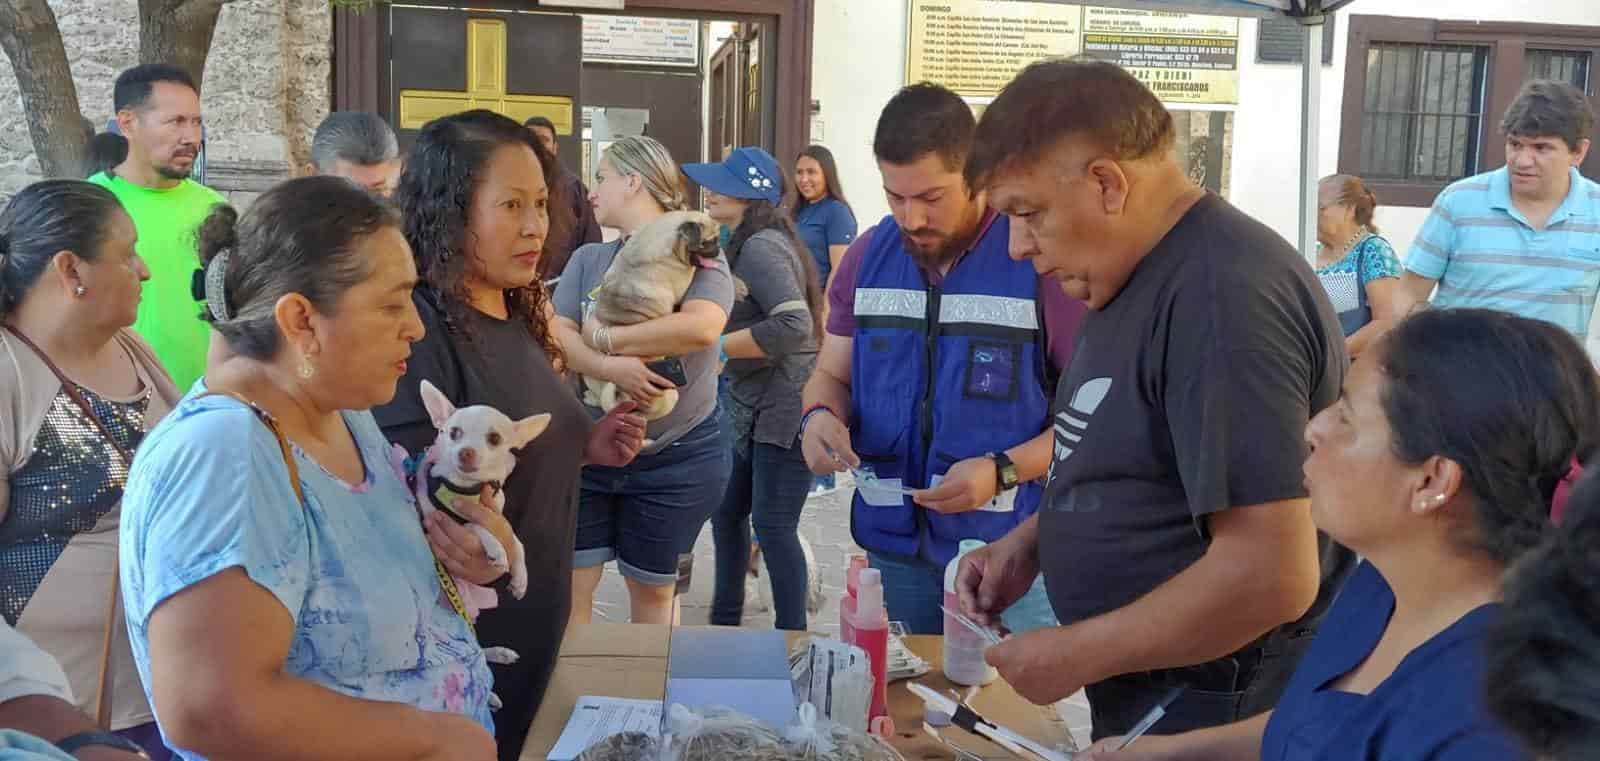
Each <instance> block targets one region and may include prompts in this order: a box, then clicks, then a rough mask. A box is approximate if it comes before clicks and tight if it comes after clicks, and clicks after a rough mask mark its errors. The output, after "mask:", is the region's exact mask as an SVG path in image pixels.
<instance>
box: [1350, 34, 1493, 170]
mask: <svg viewBox="0 0 1600 761" xmlns="http://www.w3.org/2000/svg"><path fill="white" fill-rule="evenodd" d="M1488 59H1489V56H1488V51H1487V50H1486V49H1485V48H1482V47H1478V46H1473V45H1417V44H1411V43H1394V42H1375V43H1373V44H1372V45H1370V46H1369V47H1368V48H1367V66H1366V69H1367V71H1366V75H1367V80H1366V85H1367V86H1366V92H1365V94H1364V96H1365V100H1364V103H1363V107H1362V115H1361V132H1362V134H1361V138H1362V139H1361V145H1362V154H1361V175H1362V176H1363V177H1367V178H1371V179H1386V180H1402V181H1420V182H1449V181H1451V180H1454V179H1457V178H1460V177H1466V176H1468V175H1471V174H1475V173H1476V172H1477V166H1478V160H1477V159H1478V154H1479V150H1478V148H1479V140H1480V139H1481V136H1482V119H1483V100H1484V99H1483V95H1484V76H1485V73H1486V70H1487V65H1488Z"/></svg>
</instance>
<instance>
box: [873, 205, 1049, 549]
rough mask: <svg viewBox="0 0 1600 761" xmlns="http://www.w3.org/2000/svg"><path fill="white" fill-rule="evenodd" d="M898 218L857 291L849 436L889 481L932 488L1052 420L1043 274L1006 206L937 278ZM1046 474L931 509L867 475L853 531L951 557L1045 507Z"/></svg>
mask: <svg viewBox="0 0 1600 761" xmlns="http://www.w3.org/2000/svg"><path fill="white" fill-rule="evenodd" d="M896 233H897V231H896V228H895V227H894V222H893V220H892V218H890V219H886V220H884V222H883V224H882V227H881V228H880V229H879V230H878V231H877V233H875V234H874V235H873V236H872V240H871V241H870V242H869V244H868V246H867V249H866V250H865V252H864V253H863V255H862V259H861V262H860V269H859V270H858V273H857V281H856V291H855V294H854V305H855V322H856V331H855V334H854V336H853V338H854V340H853V342H852V346H851V413H852V414H851V443H852V446H853V447H854V449H855V451H856V454H857V455H858V456H859V457H860V458H861V461H862V464H863V466H864V467H867V468H870V469H871V470H872V471H873V473H874V474H875V475H876V476H878V478H879V480H880V481H881V482H882V483H883V484H884V485H886V486H891V487H905V488H928V487H931V486H933V485H935V484H936V483H937V482H938V481H939V480H940V479H941V478H942V477H943V476H944V474H945V473H946V472H947V471H948V470H949V468H950V467H951V466H952V465H953V464H955V463H956V462H958V461H960V460H964V459H968V458H974V457H982V456H983V455H984V454H986V453H988V452H995V451H1002V450H1004V449H1008V448H1010V447H1013V446H1016V445H1017V444H1021V443H1023V442H1025V441H1028V440H1029V439H1031V438H1033V437H1035V436H1037V435H1039V434H1040V433H1041V432H1043V431H1045V430H1047V429H1048V427H1049V422H1048V421H1049V415H1050V397H1051V395H1052V391H1053V389H1047V388H1046V386H1047V385H1048V384H1047V382H1046V380H1045V379H1046V371H1045V367H1046V363H1047V361H1048V358H1047V356H1046V351H1045V348H1044V342H1043V340H1042V338H1043V330H1042V323H1043V320H1042V318H1041V317H1040V312H1039V309H1040V307H1039V301H1038V294H1039V288H1040V285H1039V280H1038V274H1037V273H1036V272H1034V270H1033V268H1032V267H1031V266H1030V265H1028V264H1027V263H1026V262H1015V261H1012V260H1011V259H1010V258H1009V256H1008V255H1007V250H1006V249H1007V238H1008V233H1007V224H1006V220H1004V219H1001V220H997V221H996V222H995V224H994V225H993V226H992V227H991V228H989V229H988V230H987V231H986V232H985V234H984V235H983V236H982V237H980V238H979V240H978V241H977V243H975V245H974V246H973V249H972V250H971V251H969V252H968V253H967V254H966V255H965V256H964V257H963V258H962V259H960V260H958V261H957V262H956V263H955V264H954V266H953V267H951V269H950V271H949V272H948V273H947V274H946V275H945V277H944V279H943V280H942V282H940V284H939V285H937V286H934V285H930V284H929V283H928V279H927V276H926V274H925V273H924V272H922V270H920V269H919V268H918V267H917V265H916V262H915V261H914V260H913V259H912V258H911V256H910V255H909V254H907V253H906V251H905V249H904V244H903V243H902V241H901V238H900V236H899V235H897V234H896ZM1041 491H1042V490H1041V488H1040V485H1039V484H1038V483H1036V482H1029V483H1026V484H1023V485H1022V486H1020V487H1019V488H1018V489H1016V490H1014V491H1011V492H1007V493H1006V494H1005V495H1003V496H1002V497H1001V499H999V500H996V501H995V502H994V503H993V504H992V505H989V506H986V507H985V508H983V509H980V510H976V511H972V512H968V513H962V514H957V515H944V514H938V513H933V512H931V511H928V510H925V509H923V508H921V507H918V506H917V505H915V504H914V503H913V502H912V501H911V500H910V499H908V498H906V497H904V496H903V495H902V494H901V493H900V491H899V490H898V489H892V488H891V489H873V488H870V487H866V486H862V485H858V486H857V491H856V495H855V497H854V499H853V500H852V506H851V534H852V536H853V537H854V539H855V540H856V543H857V544H858V545H860V546H861V547H864V548H866V549H868V550H871V551H874V552H881V553H888V554H893V555H902V556H921V557H923V558H925V559H928V560H932V561H934V562H937V563H943V562H948V560H949V559H950V557H952V556H953V555H954V554H955V548H956V545H957V543H958V542H959V541H960V540H961V539H967V538H976V539H984V540H986V541H993V540H995V539H998V538H1000V537H1001V536H1004V535H1005V533H1006V532H1008V531H1009V530H1011V529H1012V528H1013V527H1015V526H1016V525H1017V524H1018V523H1020V522H1022V521H1023V520H1025V519H1027V517H1028V516H1030V515H1032V514H1033V513H1034V512H1035V511H1036V510H1037V509H1038V504H1039V496H1040V494H1041Z"/></svg>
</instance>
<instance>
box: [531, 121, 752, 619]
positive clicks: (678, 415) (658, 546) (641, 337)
mask: <svg viewBox="0 0 1600 761" xmlns="http://www.w3.org/2000/svg"><path fill="white" fill-rule="evenodd" d="M589 199H590V200H591V201H593V202H594V208H595V218H596V219H598V220H599V221H600V224H602V225H604V226H606V227H612V228H616V229H619V230H621V231H622V236H623V237H622V238H621V239H618V240H615V241H612V242H610V243H591V244H589V245H587V246H584V247H582V248H580V249H578V250H577V251H576V252H575V253H573V255H572V258H571V259H570V260H568V261H567V268H566V270H565V271H564V272H562V274H561V282H560V283H559V284H558V285H557V286H556V295H555V309H556V318H555V326H556V335H557V337H559V338H560V339H561V346H562V348H563V349H565V350H566V353H567V359H568V361H569V362H570V363H571V365H572V369H573V370H576V371H577V372H579V373H581V374H583V375H586V376H589V377H591V378H599V379H601V380H606V381H611V382H613V383H615V384H617V386H618V387H619V388H620V389H621V390H622V391H624V392H625V393H626V394H627V395H628V396H630V397H632V399H634V400H635V401H637V402H639V403H642V404H644V403H649V402H653V401H654V400H655V399H656V397H658V396H660V395H661V394H662V392H663V391H665V390H666V389H671V388H674V387H676V388H677V390H678V402H677V405H676V406H674V407H673V408H672V411H671V412H669V413H667V414H666V416H665V417H662V418H659V419H657V420H652V421H650V426H649V431H648V432H647V434H646V435H647V436H648V438H649V440H650V442H649V444H648V445H647V446H645V448H644V449H643V451H641V452H640V453H639V458H638V459H637V460H634V461H633V463H632V464H630V465H628V466H627V467H620V468H619V467H607V466H604V465H594V466H590V467H588V468H584V471H583V495H582V501H581V503H580V507H579V509H578V534H577V542H576V551H577V554H576V561H575V564H576V566H577V569H576V570H575V571H574V572H573V575H572V618H573V620H574V621H577V622H580V623H587V622H588V621H589V617H590V614H591V609H592V608H593V607H594V591H595V588H596V587H597V586H599V584H600V577H601V573H602V572H603V570H604V567H605V564H606V563H607V562H608V561H611V560H616V561H617V566H618V569H619V570H621V572H622V576H623V578H624V579H626V580H627V584H628V598H629V600H630V602H631V608H632V610H631V613H632V616H631V620H632V621H633V622H634V623H637V624H646V623H654V624H659V623H666V622H668V621H670V620H672V619H673V617H674V616H673V609H674V598H675V596H676V595H675V592H676V590H677V586H678V583H679V575H678V568H679V557H680V556H681V555H683V554H684V553H687V552H690V551H691V550H693V549H694V541H695V537H696V536H698V535H699V534H700V528H701V527H702V526H704V525H705V522H706V518H707V517H709V516H710V515H711V511H712V509H713V508H715V507H716V505H717V503H718V502H719V501H721V499H722V492H723V489H724V488H726V486H727V483H728V468H729V462H728V444H727V440H726V439H725V438H724V436H723V435H722V426H721V420H720V417H719V416H718V414H717V337H718V336H719V335H721V334H722V327H723V325H725V324H726V323H727V321H728V310H729V309H730V308H731V307H732V306H733V279H732V277H731V276H730V275H729V274H728V262H727V260H726V259H724V258H723V257H721V256H718V257H717V258H716V259H715V260H714V261H713V262H709V264H710V266H703V267H697V268H696V269H695V272H694V277H693V279H692V280H690V281H689V288H688V291H687V292H685V294H684V297H683V302H682V304H681V306H680V307H679V308H678V311H676V312H673V313H672V314H669V315H666V316H664V317H659V318H656V319H654V320H646V321H644V322H640V323H637V324H634V325H618V326H612V327H608V328H605V329H604V331H603V333H602V331H601V330H600V329H599V328H598V324H597V323H598V321H597V320H595V319H594V318H593V317H592V315H591V312H592V311H593V304H594V301H593V294H594V291H595V289H596V288H597V287H598V286H599V284H600V279H601V277H603V276H604V275H605V273H606V270H608V269H609V268H610V267H611V263H612V261H613V260H614V259H615V258H616V256H617V252H618V251H620V250H622V245H623V243H624V241H625V240H626V239H627V238H628V237H629V236H631V235H633V234H634V233H635V232H637V231H638V230H639V229H640V228H642V227H644V226H645V225H646V224H648V223H650V222H651V221H653V220H655V219H656V218H658V217H660V216H661V215H663V214H665V213H667V212H669V211H678V210H681V209H684V208H686V207H687V205H688V203H687V200H686V199H685V198H684V195H683V184H682V181H681V180H680V178H679V173H678V166H677V164H675V163H673V161H672V156H671V155H670V154H668V153H667V149H666V146H663V145H662V144H661V143H658V142H656V141H655V140H652V139H650V138H648V137H627V138H623V139H621V140H618V141H617V142H615V143H612V144H611V147H609V148H607V149H606V150H605V152H604V153H602V154H601V157H600V163H599V168H598V169H597V170H596V171H595V181H594V188H593V189H592V190H591V191H590V193H589ZM601 335H603V336H604V338H603V340H601V338H600V336H601ZM655 357H666V358H667V359H666V360H665V361H664V362H654V363H650V364H646V361H645V360H644V359H641V358H655ZM669 368H670V369H669ZM669 375H672V376H676V377H668V376H669ZM590 414H591V415H599V414H600V411H599V410H598V409H591V410H590ZM691 557H692V556H691Z"/></svg>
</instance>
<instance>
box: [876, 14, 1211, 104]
mask: <svg viewBox="0 0 1600 761" xmlns="http://www.w3.org/2000/svg"><path fill="white" fill-rule="evenodd" d="M909 7H910V18H909V20H908V24H907V29H908V36H909V39H908V40H907V44H906V81H907V82H908V83H910V82H922V81H929V82H937V83H939V84H942V85H944V86H945V87H948V88H950V89H952V90H954V91H956V93H957V94H959V95H961V96H962V97H965V98H968V99H969V102H975V103H977V104H981V103H983V102H986V101H987V99H990V98H993V97H994V96H995V95H998V94H999V92H1000V89H1001V88H1003V87H1004V86H1005V85H1006V83H1007V82H1009V81H1011V79H1012V77H1015V76H1016V75H1017V72H1020V71H1021V70H1022V69H1023V68H1024V67H1026V66H1027V65H1028V64H1030V63H1033V62H1034V61H1038V60H1041V59H1047V58H1061V57H1065V56H1071V55H1076V54H1078V53H1086V54H1089V55H1092V56H1095V57H1096V58H1101V59H1104V60H1108V61H1112V62H1114V63H1116V64H1118V65H1120V66H1122V67H1124V68H1126V69H1128V70H1129V71H1130V72H1132V73H1133V75H1134V76H1136V77H1138V78H1139V79H1140V81H1142V82H1144V83H1145V84H1146V85H1147V86H1149V87H1150V89H1151V90H1152V91H1153V92H1155V94H1156V96H1157V97H1159V98H1161V100H1162V101H1163V102H1166V103H1170V104H1174V105H1181V104H1203V105H1220V106H1229V105H1235V104H1237V103H1238V101H1239V20H1238V19H1236V18H1231V17H1226V16H1203V15H1197V14H1192V13H1171V12H1161V11H1140V10H1126V9H1122V8H1102V7H1099V6H1094V5H1065V4H1060V3H1046V2H1029V1H1028V0H911V2H910V3H909ZM973 99H976V100H973ZM975 107H976V106H975Z"/></svg>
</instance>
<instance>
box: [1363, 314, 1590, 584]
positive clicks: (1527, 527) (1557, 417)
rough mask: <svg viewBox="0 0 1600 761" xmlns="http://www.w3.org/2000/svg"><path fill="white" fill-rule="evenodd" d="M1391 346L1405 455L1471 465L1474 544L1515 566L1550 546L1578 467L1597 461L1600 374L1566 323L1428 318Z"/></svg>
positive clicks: (1387, 354)
mask: <svg viewBox="0 0 1600 761" xmlns="http://www.w3.org/2000/svg"><path fill="white" fill-rule="evenodd" d="M1380 347H1381V348H1380V349H1379V356H1378V358H1377V361H1378V363H1379V368H1380V369H1381V370H1382V372H1383V375H1384V376H1385V379H1386V383H1385V384H1384V390H1383V393H1382V400H1383V408H1384V415H1385V416H1386V417H1387V418H1388V420H1389V426H1390V428H1391V430H1392V432H1393V433H1392V435H1393V447H1394V453H1395V456H1396V457H1397V458H1398V459H1399V460H1400V461H1401V462H1405V463H1409V464H1417V463H1421V462H1423V461H1425V460H1427V459H1428V458H1430V457H1435V456H1437V457H1443V458H1446V459H1449V460H1451V461H1453V462H1455V463H1456V464H1458V465H1460V466H1461V471H1462V479H1463V492H1464V493H1466V494H1467V495H1470V497H1471V499H1470V500H1467V502H1469V503H1470V504H1471V505H1472V507H1471V508H1470V510H1471V512H1470V514H1469V515H1466V516H1461V518H1462V519H1461V520H1460V521H1459V523H1460V526H1461V528H1462V532H1461V535H1462V536H1461V538H1462V541H1463V544H1464V545H1466V546H1468V547H1470V548H1471V549H1474V550H1477V551H1481V552H1483V553H1485V554H1487V555H1489V556H1490V557H1492V558H1494V559H1495V560H1497V561H1499V562H1501V563H1504V564H1507V565H1509V564H1510V563H1512V562H1514V561H1515V560H1516V559H1517V558H1518V557H1520V556H1521V555H1522V554H1524V553H1525V552H1527V551H1528V550H1529V549H1531V548H1532V547H1534V546H1535V545H1537V544H1538V543H1539V542H1540V541H1541V540H1542V539H1543V538H1544V536H1545V532H1546V529H1547V527H1548V526H1549V523H1550V508H1551V501H1552V499H1553V498H1554V496H1555V492H1556V487H1557V486H1559V485H1560V483H1561V480H1562V478H1563V477H1564V476H1565V475H1566V474H1567V472H1568V470H1569V469H1570V468H1571V464H1572V461H1573V459H1574V458H1576V459H1578V460H1579V461H1586V460H1588V459H1590V458H1591V457H1592V456H1593V455H1594V453H1595V448H1596V426H1600V375H1597V374H1596V373H1595V369H1594V365H1593V364H1591V363H1590V360H1589V357H1588V355H1587V354H1586V353H1585V352H1584V350H1583V347H1581V346H1579V345H1578V342H1577V340H1576V339H1574V338H1573V337H1572V335H1571V334H1569V333H1568V332H1567V331H1565V330H1563V329H1561V328H1560V327H1558V326H1556V325H1553V324H1551V323H1548V322H1544V321H1542V320H1532V319H1528V318H1526V317H1518V316H1516V315H1512V314H1508V313H1505V312H1496V311H1491V310H1485V309H1437V310H1428V311H1423V312H1418V313H1416V314H1413V315H1412V316H1410V317H1407V318H1406V319H1404V320H1402V321H1400V323H1399V324H1397V325H1396V326H1395V327H1394V329H1392V330H1391V331H1390V332H1389V333H1388V334H1387V335H1386V336H1385V338H1384V340H1383V342H1382V343H1381V344H1380ZM1462 368H1470V371H1469V372H1463V371H1462Z"/></svg>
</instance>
